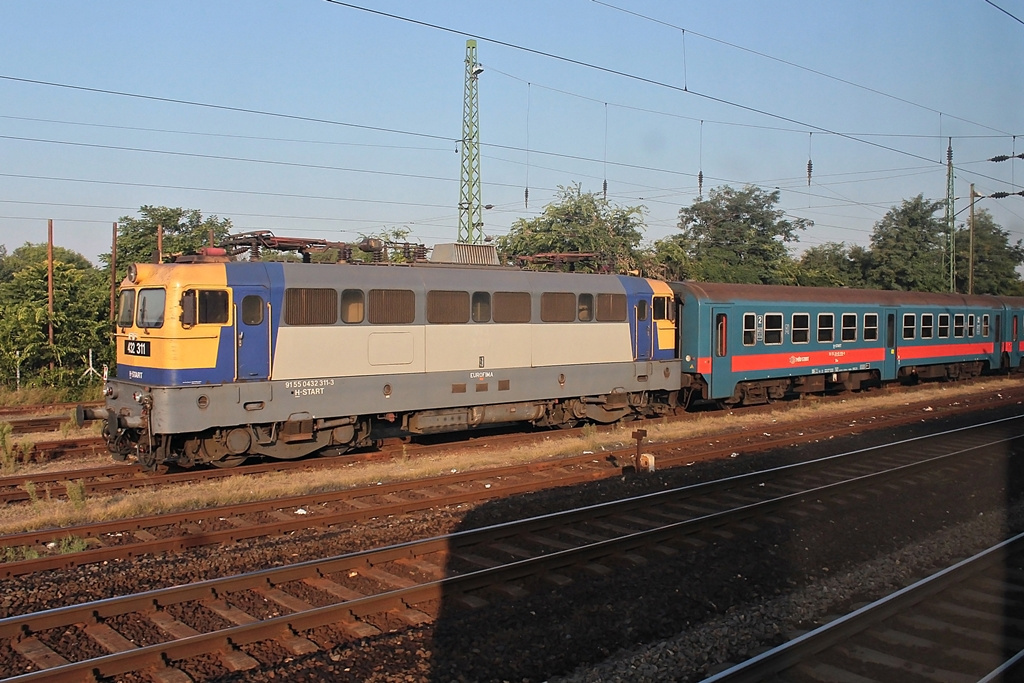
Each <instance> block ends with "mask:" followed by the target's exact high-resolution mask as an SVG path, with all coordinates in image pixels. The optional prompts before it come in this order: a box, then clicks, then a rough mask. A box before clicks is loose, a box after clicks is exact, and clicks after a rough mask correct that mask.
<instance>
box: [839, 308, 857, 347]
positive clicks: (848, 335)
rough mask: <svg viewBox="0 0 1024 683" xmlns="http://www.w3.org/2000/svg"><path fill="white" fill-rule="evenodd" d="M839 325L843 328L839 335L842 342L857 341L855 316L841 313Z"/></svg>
mask: <svg viewBox="0 0 1024 683" xmlns="http://www.w3.org/2000/svg"><path fill="white" fill-rule="evenodd" d="M841 324H842V326H843V328H842V332H841V333H840V334H841V335H842V336H841V338H842V340H843V341H844V342H855V341H857V314H856V313H843V317H842V319H841Z"/></svg>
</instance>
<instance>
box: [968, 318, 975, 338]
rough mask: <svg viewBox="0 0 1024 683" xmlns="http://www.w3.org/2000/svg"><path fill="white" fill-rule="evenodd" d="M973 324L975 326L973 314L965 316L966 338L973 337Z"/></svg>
mask: <svg viewBox="0 0 1024 683" xmlns="http://www.w3.org/2000/svg"><path fill="white" fill-rule="evenodd" d="M974 324H975V322H974V314H973V313H971V314H970V315H969V316H967V336H968V337H973V336H974Z"/></svg>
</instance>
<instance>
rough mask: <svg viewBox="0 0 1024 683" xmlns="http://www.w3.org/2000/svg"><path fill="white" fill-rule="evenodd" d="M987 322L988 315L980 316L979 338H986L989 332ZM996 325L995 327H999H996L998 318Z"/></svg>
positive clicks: (997, 320)
mask: <svg viewBox="0 0 1024 683" xmlns="http://www.w3.org/2000/svg"><path fill="white" fill-rule="evenodd" d="M988 320H989V318H988V313H986V314H985V315H983V316H981V336H982V337H988V335H989V332H990V331H991V330H990V329H989V322H988ZM996 323H997V324H996V327H999V325H998V323H999V318H998V316H997V317H996Z"/></svg>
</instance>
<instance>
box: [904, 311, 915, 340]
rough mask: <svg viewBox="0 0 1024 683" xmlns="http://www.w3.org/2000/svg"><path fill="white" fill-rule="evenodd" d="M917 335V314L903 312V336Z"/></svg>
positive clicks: (909, 337)
mask: <svg viewBox="0 0 1024 683" xmlns="http://www.w3.org/2000/svg"><path fill="white" fill-rule="evenodd" d="M915 336H917V315H915V314H914V313H904V314H903V338H904V339H913V338H914V337H915Z"/></svg>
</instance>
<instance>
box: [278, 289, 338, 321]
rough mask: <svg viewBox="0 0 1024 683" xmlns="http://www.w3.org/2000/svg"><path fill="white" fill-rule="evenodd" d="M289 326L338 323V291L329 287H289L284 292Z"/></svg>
mask: <svg viewBox="0 0 1024 683" xmlns="http://www.w3.org/2000/svg"><path fill="white" fill-rule="evenodd" d="M284 322H285V324H287V325H333V324H334V323H336V322H338V290H336V289H331V288H327V287H288V288H286V289H285V290H284Z"/></svg>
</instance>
